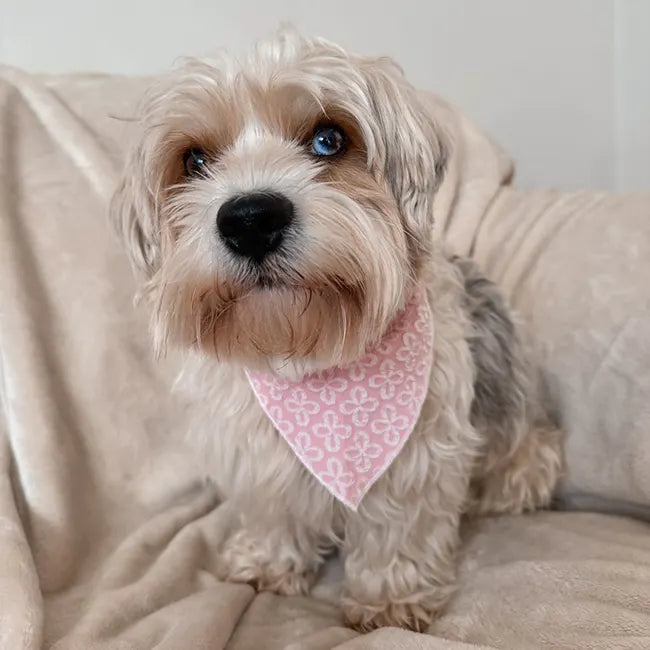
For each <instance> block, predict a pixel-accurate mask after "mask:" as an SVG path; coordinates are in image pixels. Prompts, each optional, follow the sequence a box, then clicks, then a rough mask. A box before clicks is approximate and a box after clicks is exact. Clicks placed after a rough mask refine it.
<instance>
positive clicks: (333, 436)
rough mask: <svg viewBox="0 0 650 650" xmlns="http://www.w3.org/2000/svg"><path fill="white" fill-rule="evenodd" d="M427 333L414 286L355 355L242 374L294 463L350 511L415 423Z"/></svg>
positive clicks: (427, 320)
mask: <svg viewBox="0 0 650 650" xmlns="http://www.w3.org/2000/svg"><path fill="white" fill-rule="evenodd" d="M433 338H434V326H433V315H432V313H431V308H430V307H429V302H428V300H427V295H426V290H425V289H424V287H421V286H418V287H417V289H416V291H415V292H414V294H413V297H412V299H411V300H410V301H409V303H408V304H407V306H406V307H405V308H404V310H403V311H402V312H400V314H398V316H397V317H396V318H395V320H394V322H393V324H392V325H391V327H390V329H389V330H388V332H387V333H386V335H385V336H384V337H383V338H382V340H381V341H380V342H379V344H378V345H377V346H376V347H375V348H374V349H373V350H371V351H369V352H368V353H366V354H365V355H364V356H363V357H361V358H360V359H358V360H357V361H354V362H353V363H351V364H349V365H347V366H344V367H334V368H329V369H327V370H323V371H320V372H317V373H313V374H310V375H306V376H305V377H303V378H302V379H300V380H299V381H290V380H287V379H283V378H280V377H277V376H275V375H273V374H271V373H264V372H257V371H248V370H247V371H246V374H247V376H248V380H249V382H250V384H251V386H252V388H253V391H254V392H255V395H256V397H257V400H258V401H259V403H260V405H261V407H262V409H263V410H264V412H265V413H266V414H267V415H268V417H269V418H270V419H271V421H272V422H273V424H274V425H275V427H276V429H277V430H278V432H279V433H280V435H281V436H282V437H283V438H284V439H285V440H286V442H287V443H288V444H289V446H290V447H291V449H292V450H293V451H294V453H295V454H296V456H297V457H298V459H299V460H300V462H301V463H302V464H303V465H304V466H305V467H306V468H307V470H309V472H311V473H312V474H313V475H314V476H315V477H316V478H317V479H318V481H320V483H321V484H322V485H323V486H324V487H325V488H326V489H327V490H328V491H329V492H331V493H332V495H334V497H336V498H337V499H338V500H339V501H341V502H342V503H344V504H345V505H346V506H348V507H349V508H351V509H352V510H356V509H357V507H358V506H359V503H360V502H361V500H362V499H363V497H364V496H365V494H366V493H367V492H368V490H369V489H370V488H371V487H372V485H373V484H374V483H375V482H376V481H377V479H379V477H380V476H381V475H382V474H383V473H384V472H385V471H386V470H387V469H388V468H389V467H390V464H391V463H392V462H393V460H395V457H396V456H397V454H398V453H399V452H400V450H401V449H402V447H403V446H404V444H405V443H406V441H407V440H408V438H409V436H410V435H411V433H412V431H413V429H414V428H415V425H416V423H417V421H418V418H419V416H420V411H421V409H422V404H423V403H424V398H425V396H426V392H427V388H428V384H429V375H430V372H431V364H432V362H433Z"/></svg>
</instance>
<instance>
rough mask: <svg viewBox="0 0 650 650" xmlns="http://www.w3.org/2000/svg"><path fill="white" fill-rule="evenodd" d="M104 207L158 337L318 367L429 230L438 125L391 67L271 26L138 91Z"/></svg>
mask: <svg viewBox="0 0 650 650" xmlns="http://www.w3.org/2000/svg"><path fill="white" fill-rule="evenodd" d="M143 119H144V133H143V135H142V139H141V141H140V142H139V144H138V146H137V148H136V149H135V151H134V152H133V154H132V156H131V158H130V161H129V163H128V165H127V168H126V172H125V175H124V178H123V180H122V183H121V186H120V188H119V189H118V192H117V194H116V196H115V199H114V202H113V206H112V212H113V218H114V219H115V220H116V222H117V224H118V226H119V228H120V230H121V231H122V234H123V235H124V237H125V239H126V241H127V244H128V247H129V251H130V254H131V257H132V259H133V261H134V263H135V264H136V266H137V267H138V268H139V269H140V270H142V271H144V273H145V274H146V275H147V276H148V285H147V288H148V291H149V294H150V296H151V297H152V299H153V301H154V311H153V313H154V316H153V318H154V321H153V322H154V335H155V339H156V344H157V346H158V348H159V349H164V348H165V347H166V345H168V344H169V343H173V344H176V345H180V346H186V347H199V348H201V349H202V350H205V351H207V352H209V353H212V354H216V355H217V356H218V357H219V358H220V359H225V360H234V361H239V362H242V363H245V364H247V365H251V366H257V367H259V366H264V365H270V366H272V367H273V368H275V369H277V368H278V367H280V366H282V365H283V364H285V363H288V364H289V365H295V366H296V367H298V368H304V369H306V368H310V369H316V368H322V367H327V366H331V365H334V364H339V363H345V362H347V361H350V360H352V359H354V358H356V357H358V356H360V355H361V354H363V352H364V351H365V350H366V349H367V348H368V346H370V345H372V344H373V342H375V341H377V340H378V339H379V337H381V336H382V334H383V333H384V332H385V330H386V328H387V326H388V325H389V323H390V321H391V319H392V318H393V316H394V315H395V313H396V311H397V310H399V309H400V308H401V307H402V306H403V304H404V300H405V298H406V296H407V294H408V291H409V289H410V286H411V284H412V283H413V282H414V281H415V279H416V278H417V274H418V269H419V267H420V265H421V263H422V260H423V258H424V256H426V254H427V250H428V246H429V242H430V239H431V237H432V233H431V227H432V221H433V217H432V199H433V195H434V192H435V189H436V186H437V185H438V183H439V181H440V177H441V173H442V168H443V162H444V151H443V146H442V145H441V140H440V134H439V132H438V130H437V128H436V126H435V125H434V123H433V122H432V119H431V117H430V115H428V114H427V112H426V111H425V110H424V108H423V107H422V106H421V105H420V100H419V99H418V96H417V94H416V92H415V91H414V89H413V88H412V87H411V86H410V85H409V84H408V83H407V82H406V81H405V80H404V78H403V76H402V74H401V72H400V71H399V69H398V68H397V67H396V66H395V65H394V64H392V63H391V62H390V61H386V60H369V59H362V58H359V57H354V56H350V55H348V54H347V53H345V52H344V51H343V50H341V49H340V48H338V47H336V46H334V45H331V44H329V43H326V42H324V41H321V40H311V39H306V38H303V37H300V36H297V35H295V34H293V33H288V34H287V33H284V34H281V35H280V36H278V37H277V38H275V39H274V40H272V41H271V42H269V43H266V44H263V45H260V46H258V48H257V49H256V50H255V52H254V53H253V55H252V56H251V57H250V59H249V60H247V61H246V62H244V63H243V64H241V65H240V64H238V63H236V62H235V61H234V60H232V59H228V58H225V57H224V59H223V60H220V61H218V62H204V61H196V60H192V61H189V62H187V63H186V64H185V65H184V66H183V67H181V68H180V69H178V70H177V71H175V72H174V73H173V74H172V75H171V76H170V77H168V78H167V79H165V80H163V81H162V82H161V83H160V84H159V86H157V87H156V88H154V89H153V90H152V91H151V93H150V95H149V96H148V97H147V98H146V100H145V104H144V115H143Z"/></svg>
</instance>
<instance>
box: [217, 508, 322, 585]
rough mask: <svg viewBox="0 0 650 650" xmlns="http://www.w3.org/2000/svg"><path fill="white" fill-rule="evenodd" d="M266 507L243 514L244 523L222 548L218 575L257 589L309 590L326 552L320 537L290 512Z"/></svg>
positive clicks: (242, 521)
mask: <svg viewBox="0 0 650 650" xmlns="http://www.w3.org/2000/svg"><path fill="white" fill-rule="evenodd" d="M263 510H264V509H263V508H259V509H258V508H255V509H253V510H251V511H247V512H244V513H243V514H242V515H241V526H240V527H238V528H237V529H236V530H235V532H234V533H233V534H232V535H231V536H230V537H229V538H228V539H227V540H226V542H225V544H224V546H223V548H222V549H221V553H220V555H219V560H218V565H217V574H218V577H219V578H220V579H221V580H225V581H228V582H245V583H249V584H251V585H253V586H254V587H255V588H256V589H257V590H258V591H274V592H276V593H279V594H285V595H295V594H305V593H307V592H308V591H309V589H310V587H311V584H312V582H313V580H314V578H315V575H316V572H317V570H318V567H319V566H320V564H321V563H322V556H323V554H324V552H326V548H325V546H324V545H323V543H322V538H321V536H320V535H319V534H318V533H317V532H316V531H314V530H313V529H312V528H310V527H309V526H307V525H306V524H305V523H302V522H300V521H298V520H297V519H296V518H294V517H291V516H290V515H289V514H287V513H280V512H277V511H274V512H270V511H269V510H268V509H267V512H264V511H263ZM273 510H275V509H273Z"/></svg>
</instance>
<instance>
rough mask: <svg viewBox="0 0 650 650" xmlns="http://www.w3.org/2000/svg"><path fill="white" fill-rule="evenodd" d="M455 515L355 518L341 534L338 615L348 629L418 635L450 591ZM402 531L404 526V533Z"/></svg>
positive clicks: (454, 543)
mask: <svg viewBox="0 0 650 650" xmlns="http://www.w3.org/2000/svg"><path fill="white" fill-rule="evenodd" d="M459 518H460V513H458V512H455V513H445V514H442V513H441V514H439V515H437V516H436V515H433V514H432V513H425V512H421V513H419V514H418V515H417V516H416V517H414V518H413V520H412V521H410V522H408V523H407V522H406V521H405V520H404V519H403V518H402V517H397V518H395V519H392V518H387V519H385V520H384V521H375V520H370V519H369V518H367V517H363V516H358V517H357V516H355V517H354V518H352V519H350V522H349V526H348V527H347V528H346V548H347V557H346V562H345V591H344V599H343V611H344V615H345V618H346V621H347V622H348V624H349V625H351V626H352V627H354V628H356V629H359V630H362V631H367V630H371V629H374V628H377V627H383V626H397V627H405V628H409V629H412V630H416V631H424V630H426V628H427V627H428V625H429V623H430V622H431V621H432V620H433V619H434V618H435V617H436V616H437V615H438V614H439V612H440V610H441V608H442V607H443V606H444V604H445V603H446V601H447V600H448V598H449V596H450V595H451V593H452V591H453V588H454V581H455V575H456V570H455V569H456V563H455V558H456V548H457V545H458V525H459ZM407 526H409V527H408V528H407Z"/></svg>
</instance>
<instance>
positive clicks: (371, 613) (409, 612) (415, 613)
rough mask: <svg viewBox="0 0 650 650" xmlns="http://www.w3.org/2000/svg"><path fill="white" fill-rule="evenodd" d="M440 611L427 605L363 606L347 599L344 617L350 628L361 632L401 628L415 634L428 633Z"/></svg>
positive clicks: (344, 605)
mask: <svg viewBox="0 0 650 650" xmlns="http://www.w3.org/2000/svg"><path fill="white" fill-rule="evenodd" d="M439 613H440V609H439V608H438V607H436V606H433V605H431V604H427V603H419V602H414V603H390V602H389V603H385V604H384V605H381V606H380V605H372V606H371V605H363V604H361V603H358V602H357V601H355V600H352V599H350V598H346V599H345V600H344V601H343V616H344V618H345V622H346V624H347V625H349V626H350V627H352V628H354V629H355V630H358V631H359V632H370V631H371V630H375V629H377V628H379V627H401V628H405V629H407V630H413V631H414V632H426V631H427V629H428V627H429V625H430V624H431V622H432V621H433V620H434V619H435V618H437V616H438V615H439Z"/></svg>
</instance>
